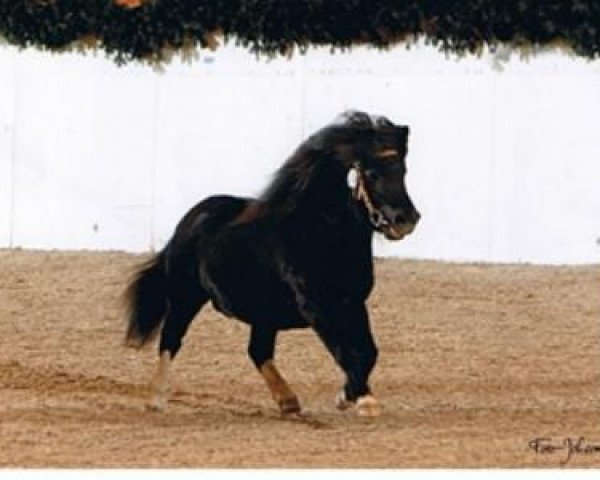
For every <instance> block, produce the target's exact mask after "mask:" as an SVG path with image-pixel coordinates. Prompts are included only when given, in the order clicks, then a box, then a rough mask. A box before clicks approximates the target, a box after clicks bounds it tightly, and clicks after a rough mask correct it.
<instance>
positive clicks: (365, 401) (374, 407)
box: [356, 395, 382, 417]
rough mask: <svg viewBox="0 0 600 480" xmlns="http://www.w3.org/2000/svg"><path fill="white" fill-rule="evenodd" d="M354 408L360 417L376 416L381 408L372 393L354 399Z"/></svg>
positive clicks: (379, 413)
mask: <svg viewBox="0 0 600 480" xmlns="http://www.w3.org/2000/svg"><path fill="white" fill-rule="evenodd" d="M356 410H357V413H358V415H359V416H360V417H378V416H379V415H381V411H382V408H381V404H380V403H379V402H378V401H377V399H376V398H375V397H374V396H373V395H365V396H363V397H359V399H358V400H357V401H356Z"/></svg>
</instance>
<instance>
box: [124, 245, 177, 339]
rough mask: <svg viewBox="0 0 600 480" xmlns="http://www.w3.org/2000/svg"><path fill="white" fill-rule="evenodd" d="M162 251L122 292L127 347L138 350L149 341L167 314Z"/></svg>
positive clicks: (164, 255)
mask: <svg viewBox="0 0 600 480" xmlns="http://www.w3.org/2000/svg"><path fill="white" fill-rule="evenodd" d="M165 250H166V249H165ZM165 250H163V251H162V252H160V253H158V254H157V255H155V256H154V257H153V258H151V259H150V260H149V261H147V262H146V263H145V264H143V265H142V266H141V267H140V268H139V270H138V271H137V273H136V274H135V276H134V277H133V279H132V280H131V283H130V284H129V286H128V287H127V290H125V298H124V299H125V302H126V311H127V319H128V325H127V332H126V334H125V345H127V346H130V347H134V348H141V347H143V346H144V345H146V344H147V343H148V342H150V341H152V340H153V339H154V338H155V337H156V334H157V333H158V331H159V329H160V326H161V325H162V322H163V320H164V316H165V313H166V311H167V273H166V253H165Z"/></svg>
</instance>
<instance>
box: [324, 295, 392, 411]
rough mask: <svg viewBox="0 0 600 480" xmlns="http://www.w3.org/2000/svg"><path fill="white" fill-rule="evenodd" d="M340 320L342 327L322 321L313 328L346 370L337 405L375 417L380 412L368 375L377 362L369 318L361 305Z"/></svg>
mask: <svg viewBox="0 0 600 480" xmlns="http://www.w3.org/2000/svg"><path fill="white" fill-rule="evenodd" d="M347 315H348V316H349V317H350V318H346V319H345V321H344V322H343V325H344V328H343V329H340V328H335V327H336V326H337V325H340V323H341V322H338V324H337V325H336V324H333V325H332V324H331V323H329V322H325V321H323V320H321V321H317V322H316V323H315V324H314V329H315V331H316V332H317V334H318V335H319V337H320V338H321V340H322V341H323V343H324V344H325V346H326V347H327V349H328V350H329V351H330V352H331V354H332V355H333V357H334V358H335V360H336V362H337V364H338V365H339V366H340V367H341V368H342V370H344V372H345V373H346V384H345V385H344V388H343V389H342V390H341V392H340V393H339V394H338V395H337V397H336V406H337V408H338V409H340V410H346V409H348V408H350V407H354V406H356V409H357V413H358V414H359V415H361V416H368V417H375V416H378V415H380V414H381V405H380V404H379V402H378V401H377V399H376V398H375V397H374V396H373V394H372V393H371V389H370V387H369V385H368V380H369V375H370V374H371V371H372V370H373V367H374V366H375V362H376V361H377V354H378V353H377V347H376V345H375V341H374V339H373V336H372V334H371V329H370V327H369V320H368V315H367V311H366V308H365V307H364V305H362V306H360V308H356V309H355V310H354V311H353V312H347Z"/></svg>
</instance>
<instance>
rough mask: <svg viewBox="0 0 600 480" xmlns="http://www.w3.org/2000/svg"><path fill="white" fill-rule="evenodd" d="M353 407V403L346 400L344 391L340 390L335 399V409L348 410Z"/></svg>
mask: <svg viewBox="0 0 600 480" xmlns="http://www.w3.org/2000/svg"><path fill="white" fill-rule="evenodd" d="M353 406H354V402H352V401H350V400H348V399H346V392H345V391H344V389H342V390H340V391H339V392H338V394H337V395H336V397H335V408H337V409H338V410H342V411H344V410H348V409H349V408H351V407H353Z"/></svg>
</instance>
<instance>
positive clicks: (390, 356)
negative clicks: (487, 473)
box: [0, 250, 600, 467]
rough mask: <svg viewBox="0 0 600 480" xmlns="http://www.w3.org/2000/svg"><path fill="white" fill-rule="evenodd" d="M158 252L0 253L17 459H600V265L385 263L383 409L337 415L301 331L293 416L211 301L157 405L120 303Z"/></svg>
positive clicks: (285, 355) (380, 276)
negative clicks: (275, 399)
mask: <svg viewBox="0 0 600 480" xmlns="http://www.w3.org/2000/svg"><path fill="white" fill-rule="evenodd" d="M144 258H145V257H143V256H134V255H129V254H123V253H70V252H63V253H60V252H52V253H51V252H29V251H8V250H2V251H0V338H1V341H2V348H1V349H0V466H19V467H22V466H25V467H43V466H59V467H83V466H100V467H129V466H144V467H145V466H150V467H182V466H185V467H205V466H211V467H227V466H232V467H233V466H235V467H240V466H252V467H270V466H283V467H338V466H339V467H342V466H343V467H454V466H462V467H473V466H506V467H509V466H510V467H512V466H540V467H558V466H560V464H561V462H562V461H563V460H565V458H566V457H567V456H568V455H567V451H566V450H555V451H550V450H548V448H542V447H544V446H545V447H548V445H550V444H552V445H555V446H557V447H559V446H561V445H563V442H565V441H566V442H568V440H566V439H567V438H572V439H573V440H577V439H578V438H579V437H582V436H583V437H585V439H584V440H583V441H582V442H580V443H579V445H578V447H577V448H576V447H575V443H573V444H572V448H571V453H572V455H571V459H570V460H569V462H568V464H567V465H568V466H572V467H583V466H600V447H599V450H598V451H594V449H593V448H592V445H598V446H600V266H591V267H577V268H566V267H533V266H485V265H461V264H445V263H437V262H413V261H391V260H386V261H378V263H377V285H376V288H375V291H374V293H373V295H372V297H371V300H370V302H369V303H370V311H371V316H372V323H373V329H374V332H375V335H376V338H377V340H378V344H379V348H380V358H379V362H378V364H377V367H376V369H375V372H374V375H373V377H372V386H373V389H374V392H375V393H376V394H377V396H378V397H379V399H380V400H381V401H382V403H383V405H384V413H383V415H382V416H381V417H380V418H378V419H375V420H368V419H363V418H359V417H357V416H356V415H354V414H353V413H352V412H346V413H340V412H338V411H336V409H335V407H334V404H333V399H334V396H335V393H336V392H337V391H338V389H339V387H340V385H341V382H342V375H341V373H340V372H339V371H338V369H337V368H336V367H335V365H334V363H333V360H332V359H331V358H330V357H329V355H328V354H327V352H326V351H325V349H324V347H323V346H322V345H321V344H320V343H319V341H318V340H317V338H316V336H315V335H314V334H313V333H312V332H311V331H294V332H285V333H283V334H281V335H280V337H279V339H278V355H277V364H278V366H279V367H280V369H281V371H282V372H283V374H284V375H285V376H286V378H287V379H288V381H289V382H290V384H291V385H292V387H293V388H294V389H295V390H296V392H297V393H298V395H299V397H300V399H301V401H302V402H303V406H304V407H305V408H306V410H307V412H306V413H305V415H304V416H303V417H302V418H296V419H282V418H280V416H279V414H278V412H277V410H276V408H275V405H274V404H273V403H272V400H271V398H270V396H269V393H268V391H267V389H266V387H265V386H264V385H263V381H262V379H261V378H260V376H259V375H258V374H257V373H256V372H255V370H254V368H253V366H252V365H251V362H250V361H249V360H248V358H247V355H246V342H247V336H248V328H247V327H246V326H245V325H243V324H241V323H238V322H235V321H232V320H229V319H225V318H223V317H221V316H220V315H218V314H217V313H216V312H215V311H214V310H212V309H211V308H209V307H207V308H205V309H204V310H203V311H202V312H201V314H200V315H199V316H198V317H197V318H196V320H195V322H194V323H193V325H192V328H191V331H190V333H189V334H188V336H187V337H186V342H185V345H184V347H183V349H182V351H181V354H180V356H179V357H178V358H177V360H176V362H175V366H174V374H175V384H176V388H175V391H174V392H173V395H172V398H171V404H170V408H169V410H168V411H167V412H165V413H156V412H149V411H147V410H146V409H145V403H146V401H147V399H148V395H149V390H148V387H147V381H148V380H149V379H150V377H151V376H152V373H153V371H154V368H155V363H156V350H155V348H149V349H145V350H142V351H135V350H131V349H127V348H125V347H123V346H122V339H123V329H124V320H123V315H122V312H121V310H120V304H119V296H120V294H121V291H122V290H123V288H124V285H125V282H126V280H127V279H128V276H129V274H130V272H131V271H132V269H133V267H134V266H135V265H136V264H138V263H139V262H140V261H142V260H143V259H144ZM538 437H547V438H549V439H550V440H544V441H542V442H540V444H539V446H540V448H539V449H538V452H537V453H536V451H535V450H534V449H532V448H531V447H530V441H531V440H533V439H535V438H538ZM586 447H587V448H586ZM542 450H544V451H545V453H542Z"/></svg>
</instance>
